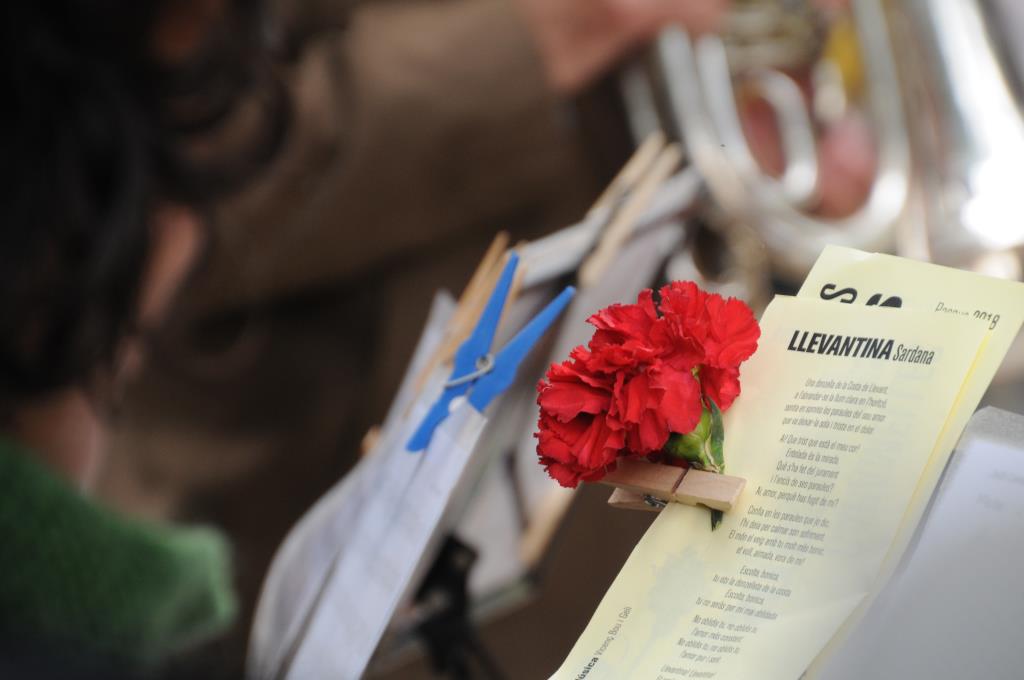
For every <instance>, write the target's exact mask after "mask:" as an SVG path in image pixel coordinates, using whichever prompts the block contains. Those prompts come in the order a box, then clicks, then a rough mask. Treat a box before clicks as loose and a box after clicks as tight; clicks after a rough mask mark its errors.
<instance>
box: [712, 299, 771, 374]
mask: <svg viewBox="0 0 1024 680" xmlns="http://www.w3.org/2000/svg"><path fill="white" fill-rule="evenodd" d="M707 305H708V314H709V316H710V319H711V324H710V327H709V333H708V337H707V339H706V340H705V343H704V348H705V353H706V355H707V356H706V359H707V362H708V363H709V364H711V365H712V366H717V367H719V368H724V367H727V366H732V367H735V366H739V365H740V364H741V363H742V362H744V361H746V360H747V359H748V358H749V357H750V355H751V354H753V353H754V350H756V349H757V339H758V338H759V337H761V328H760V327H759V326H758V325H757V321H756V320H754V313H753V312H752V311H751V310H750V307H748V306H747V305H746V303H744V302H742V301H741V300H737V299H736V298H729V299H728V300H725V299H723V298H722V297H721V296H720V295H712V296H710V297H709V299H708V301H707Z"/></svg>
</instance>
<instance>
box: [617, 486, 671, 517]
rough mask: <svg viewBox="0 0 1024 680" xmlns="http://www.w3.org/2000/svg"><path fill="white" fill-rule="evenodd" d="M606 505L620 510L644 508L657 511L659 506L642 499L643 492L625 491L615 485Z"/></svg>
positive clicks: (647, 510) (648, 510)
mask: <svg viewBox="0 0 1024 680" xmlns="http://www.w3.org/2000/svg"><path fill="white" fill-rule="evenodd" d="M608 505H610V506H612V507H613V508H618V509H620V510H644V511H646V512H658V511H659V510H661V508H659V507H657V506H655V505H652V504H650V503H648V502H647V501H645V500H644V496H643V494H639V493H634V492H633V491H626V490H625V489H620V488H618V487H616V488H615V489H613V490H612V495H611V496H609V497H608Z"/></svg>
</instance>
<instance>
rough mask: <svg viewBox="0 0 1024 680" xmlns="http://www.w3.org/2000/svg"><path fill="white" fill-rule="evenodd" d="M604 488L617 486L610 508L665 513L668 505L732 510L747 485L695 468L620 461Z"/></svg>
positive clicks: (604, 482) (734, 478)
mask: <svg viewBox="0 0 1024 680" xmlns="http://www.w3.org/2000/svg"><path fill="white" fill-rule="evenodd" d="M601 483H602V484H607V485H609V486H614V487H615V491H613V492H612V495H611V496H610V497H609V498H608V504H609V505H611V506H613V507H616V508H623V509H626V510H654V511H658V510H662V509H663V508H664V507H665V506H666V505H668V504H669V503H682V504H684V505H703V506H706V507H709V508H711V509H712V510H721V511H723V512H726V511H729V510H732V507H733V506H734V505H735V504H736V501H737V500H739V497H740V493H741V492H742V491H743V487H744V486H746V483H747V481H746V480H745V479H743V478H742V477H733V476H732V475H720V474H716V473H714V472H707V471H705V470H696V469H694V468H680V467H675V466H674V465H663V464H661V463H649V462H647V461H642V460H620V461H618V464H617V465H616V467H615V470H613V471H612V472H609V473H608V474H607V475H605V477H604V478H603V479H601Z"/></svg>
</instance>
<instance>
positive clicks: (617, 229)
mask: <svg viewBox="0 0 1024 680" xmlns="http://www.w3.org/2000/svg"><path fill="white" fill-rule="evenodd" d="M682 159H683V150H682V148H681V147H680V146H679V145H678V144H675V143H673V144H669V145H668V146H666V147H665V148H664V149H662V150H661V152H660V153H659V154H658V157H657V158H656V159H655V161H654V163H653V165H652V166H651V168H650V171H649V172H648V173H647V174H645V175H644V177H643V179H641V180H640V182H639V183H638V184H637V185H636V187H635V188H634V189H633V192H632V193H631V194H630V195H629V196H628V197H626V200H625V203H623V205H622V208H620V209H619V211H618V212H617V213H616V214H615V216H614V217H613V218H612V221H611V223H610V224H609V225H608V226H607V227H606V228H605V230H604V233H602V235H601V240H600V241H599V242H598V244H597V247H596V248H595V249H594V252H593V253H591V254H590V257H588V258H587V260H586V262H584V263H583V265H582V266H581V267H580V274H579V283H580V287H581V288H587V287H590V286H592V285H594V284H595V283H596V282H597V281H598V280H599V279H600V278H601V276H602V275H603V274H604V272H605V270H606V269H607V268H608V265H609V264H610V263H611V262H612V260H614V259H615V255H616V254H617V252H618V250H619V248H620V247H622V244H623V243H625V242H626V240H627V239H628V238H629V236H630V234H632V233H633V227H634V226H635V225H636V223H637V221H638V220H639V219H640V218H641V217H643V214H644V211H645V210H647V206H648V204H649V203H650V202H651V199H653V198H654V195H655V193H656V192H657V190H658V187H659V186H661V184H662V183H663V182H664V181H665V180H666V179H668V178H669V177H671V176H672V173H673V172H675V170H676V168H677V167H679V163H680V162H681V161H682Z"/></svg>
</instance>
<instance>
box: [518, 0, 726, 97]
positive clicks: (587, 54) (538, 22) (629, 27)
mask: <svg viewBox="0 0 1024 680" xmlns="http://www.w3.org/2000/svg"><path fill="white" fill-rule="evenodd" d="M515 3H516V5H518V6H519V8H520V10H521V12H522V14H523V16H524V17H525V19H526V23H527V25H528V26H529V28H530V31H531V32H532V33H533V36H534V39H535V40H536V42H537V47H538V49H539V51H540V55H541V59H542V60H543V62H544V68H545V70H546V72H547V77H548V80H549V81H550V83H551V85H552V86H553V87H554V88H555V89H556V90H558V91H560V92H565V93H571V92H574V91H576V90H578V89H580V88H581V87H583V86H584V85H586V84H587V83H589V82H590V81H592V80H593V79H594V78H596V77H597V76H599V75H600V74H601V72H602V71H604V69H606V68H608V67H609V66H611V64H612V63H613V62H615V61H616V60H617V59H618V58H619V57H621V56H622V55H623V54H624V53H626V52H627V51H628V50H630V49H631V48H633V47H635V46H636V45H638V44H640V43H642V42H644V41H646V40H649V39H651V38H652V37H654V35H655V34H656V33H657V32H658V31H659V30H660V29H661V28H663V27H664V26H667V25H669V24H680V25H682V26H683V27H684V28H687V29H688V30H690V31H691V32H693V33H703V32H706V31H710V30H713V29H714V28H715V27H716V26H717V24H718V21H719V19H720V17H721V16H722V14H723V12H724V11H725V9H726V8H727V7H728V4H729V2H728V0H515Z"/></svg>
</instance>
